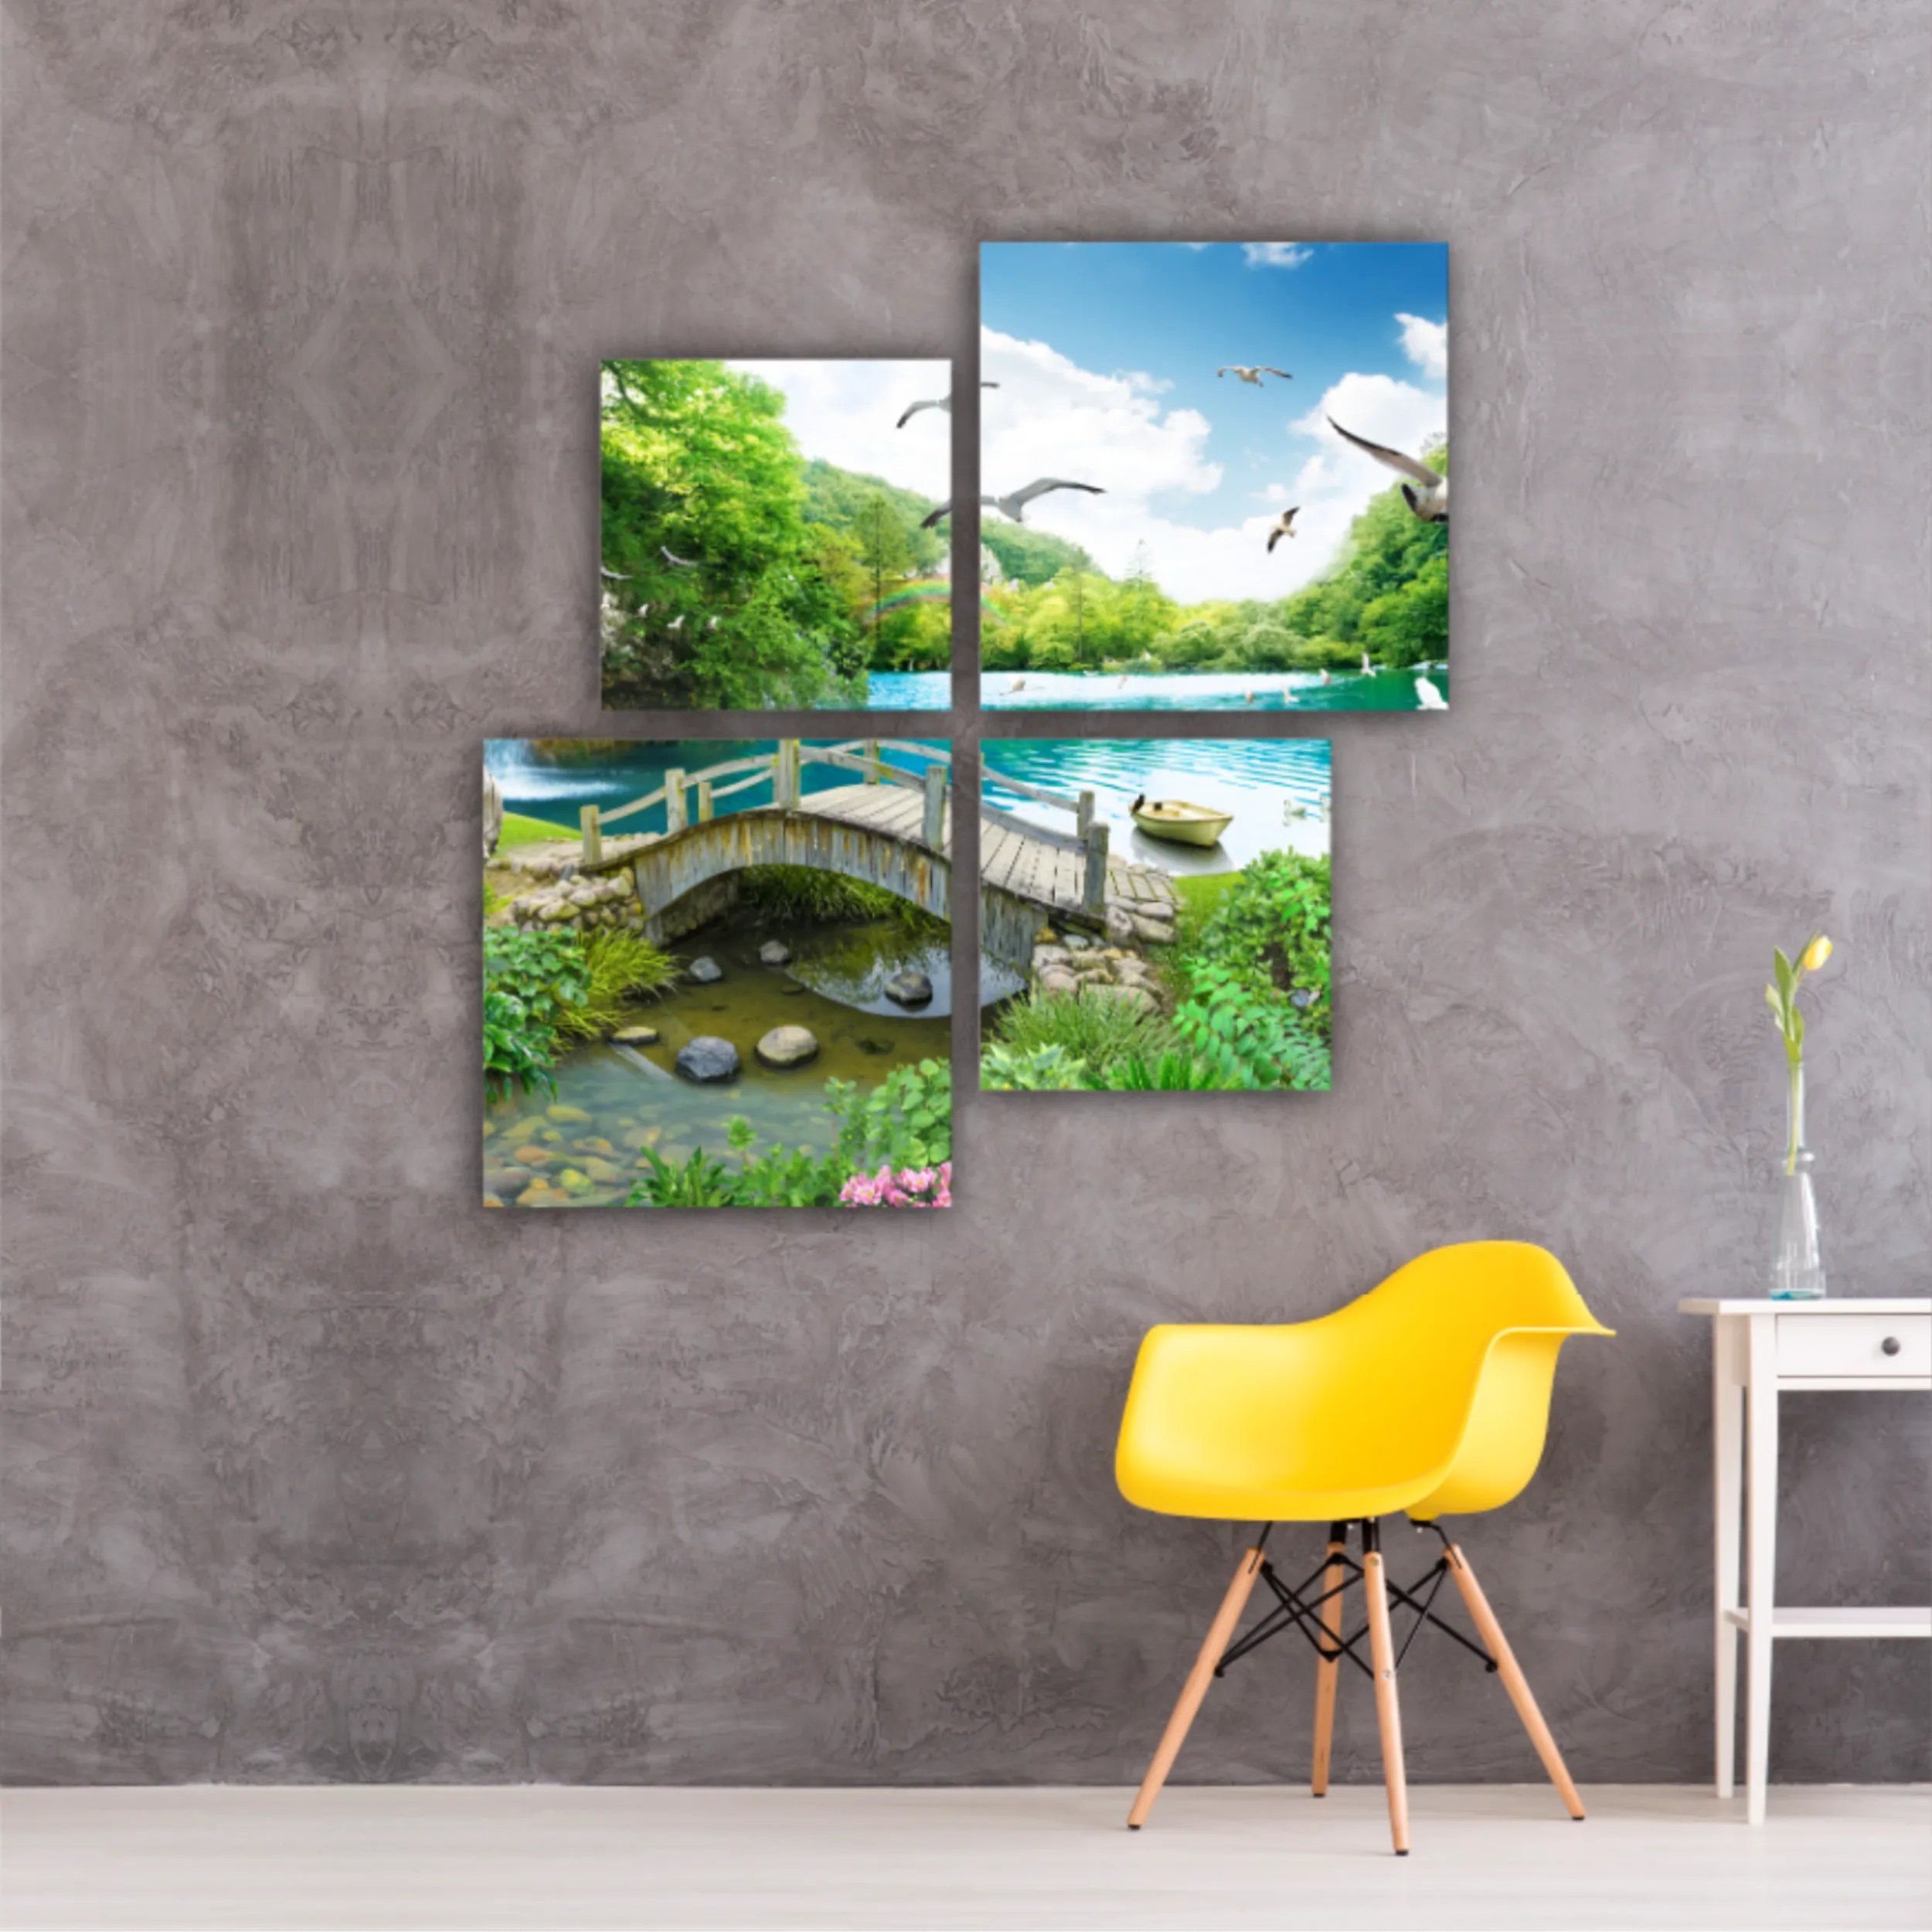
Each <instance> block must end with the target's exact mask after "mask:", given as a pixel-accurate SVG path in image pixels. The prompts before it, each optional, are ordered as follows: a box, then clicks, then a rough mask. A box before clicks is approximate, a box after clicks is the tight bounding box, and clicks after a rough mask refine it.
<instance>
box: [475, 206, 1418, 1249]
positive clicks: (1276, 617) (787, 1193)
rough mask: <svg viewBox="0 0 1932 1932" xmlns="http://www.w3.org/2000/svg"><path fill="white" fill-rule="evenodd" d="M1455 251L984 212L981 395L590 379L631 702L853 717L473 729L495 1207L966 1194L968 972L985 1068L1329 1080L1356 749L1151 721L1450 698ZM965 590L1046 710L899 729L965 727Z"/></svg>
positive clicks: (489, 1173)
mask: <svg viewBox="0 0 1932 1932" xmlns="http://www.w3.org/2000/svg"><path fill="white" fill-rule="evenodd" d="M1447 271H1448V262H1447V250H1445V249H1444V248H1443V247H1439V246H1437V245H1434V244H1430V243H1318V244H1303V243H1285V242H1253V243H1183V242H1175V243H1092V242H1073V243H988V244H987V245H985V247H984V248H983V249H982V250H981V333H980V365H981V366H980V368H979V369H978V372H977V375H976V376H975V375H973V374H971V373H968V375H966V376H964V377H963V378H959V377H957V372H955V371H954V369H952V367H951V365H949V364H948V363H947V362H944V361H937V360H918V359H910V360H907V359H884V358H874V359H830V358H824V359H799V360H791V361H781V360H774V359H764V360H749V361H747V360H735V359H711V360H706V359H695V358H690V357H656V358H654V357H649V356H645V357H641V358H637V359H628V360H622V359H620V360H613V361H610V362H604V364H602V365H601V366H600V369H599V372H598V386H597V395H598V411H599V419H600V461H601V470H602V492H601V500H602V532H601V541H600V577H599V590H600V596H599V604H600V622H599V625H598V636H599V648H600V667H601V679H600V685H601V693H602V702H603V705H604V708H605V709H607V711H618V712H623V711H629V712H642V713H660V714H661V713H687V714H719V715H722V714H727V713H733V712H736V713H745V712H752V711H757V712H763V713H767V714H770V713H794V714H796V713H804V714H810V713H814V712H825V711H842V712H845V713H849V714H852V715H851V716H849V719H848V720H847V722H846V723H845V725H844V728H843V733H837V732H829V733H828V731H827V730H825V725H826V724H829V723H831V721H830V720H825V721H823V722H822V723H820V724H819V726H818V728H817V730H815V732H814V734H813V735H811V736H803V735H801V736H795V737H787V736H777V735H774V736H767V737H761V738H725V737H717V736H709V735H707V733H706V729H705V727H704V726H703V724H702V723H700V722H699V719H698V718H697V717H696V716H695V715H694V716H693V717H692V725H691V726H689V727H680V726H679V725H678V724H675V723H673V724H672V726H671V730H672V732H674V733H677V732H679V731H680V730H683V731H684V732H685V733H686V734H687V735H679V736H664V735H657V736H631V737H622V738H611V739H502V740H492V741H491V742H490V743H488V744H487V745H486V747H485V760H484V772H483V804H484V828H483V875H482V886H483V909H484V910H483V917H484V940H483V953H484V997H483V1010H482V1026H483V1038H484V1067H485V1090H486V1097H485V1117H484V1122H483V1175H482V1180H483V1199H484V1200H485V1203H486V1204H487V1205H488V1206H496V1207H502V1208H505V1209H512V1210H519V1211H521V1210H529V1209H539V1208H542V1209H567V1208H583V1207H626V1208H657V1209H663V1208H713V1207H808V1208H813V1207H815V1208H834V1207H837V1208H861V1207H893V1208H914V1209H917V1208H932V1207H946V1206H951V1202H952V1198H953V1186H954V1174H953V1166H952V1027H953V1017H954V1010H955V1006H956V1004H957V1003H959V1002H964V1011H965V1012H967V1014H968V1015H975V1014H976V1015H977V1024H978V1032H977V1039H978V1063H977V1069H976V1079H977V1083H978V1086H979V1087H980V1088H981V1090H983V1091H986V1092H991V1093H997V1094H1020V1095H1024V1094H1036V1093H1045V1092H1056V1093H1077V1094H1090V1095H1091V1094H1134V1093H1173V1092H1213V1093H1221V1094H1236V1093H1242V1094H1268V1095H1274V1096H1284V1095H1290V1094H1297V1093H1308V1094H1318V1093H1321V1092H1323V1091H1325V1090H1328V1088H1329V1087H1330V1086H1331V1084H1332V1063H1331V1051H1332V1032H1333V1022H1334V1004H1335V1002H1334V993H1333V986H1332V973H1331V961H1330V943H1331V930H1332V926H1331V907H1332V893H1331V873H1330V859H1329V834H1330V824H1331V809H1332V787H1331V764H1332V751H1331V740H1330V739H1329V738H1328V736H1304V735H1300V730H1299V728H1298V727H1297V726H1294V725H1293V724H1291V723H1289V722H1288V721H1287V720H1286V719H1280V718H1278V717H1277V719H1276V720H1275V722H1274V723H1273V725H1272V726H1258V727H1257V726H1249V727H1247V731H1248V732H1249V733H1250V734H1251V733H1253V732H1254V731H1255V730H1257V728H1258V729H1259V730H1261V731H1262V732H1264V733H1267V735H1263V736H1256V735H1245V736H1233V737H1230V736H1209V735H1206V733H1203V732H1201V731H1199V730H1187V729H1185V726H1184V723H1183V721H1182V720H1181V719H1174V720H1172V721H1169V722H1167V723H1164V724H1162V725H1158V726H1157V725H1154V724H1153V721H1152V720H1151V719H1149V720H1148V721H1147V723H1146V724H1144V725H1143V726H1142V727H1141V732H1140V733H1139V734H1138V735H1132V734H1131V727H1132V724H1133V722H1134V721H1133V720H1132V719H1131V718H1123V717H1121V716H1118V715H1117V714H1119V713H1134V712H1147V713H1151V712H1161V713H1176V712H1178V713H1228V712H1230V711H1235V712H1253V713H1275V714H1279V713H1287V712H1295V711H1308V712H1319V713H1324V714H1328V713H1336V712H1346V711H1351V710H1365V709H1373V710H1417V711H1440V710H1445V709H1447V706H1448V702H1449V637H1448V496H1449V484H1448V444H1447V381H1448V285H1447V284H1448V272H1447ZM956 380H964V382H965V383H968V384H969V385H970V387H969V389H968V390H967V391H966V392H965V402H964V406H961V395H960V393H958V392H957V390H956V386H955V385H956ZM956 412H957V414H958V415H959V416H960V417H961V419H962V420H965V421H967V422H968V426H969V427H970V421H971V418H972V417H974V416H975V414H976V417H977V421H978V446H977V452H976V453H977V456H978V472H979V474H978V489H977V492H976V494H977V495H978V502H977V504H976V505H975V504H974V503H972V502H971V495H969V496H968V499H967V500H966V501H965V502H959V501H957V499H956V498H955V495H954V479H953V475H952V449H953V444H952V434H953V427H954V417H955V413H956ZM973 511H976V512H977V516H976V519H975V517H974V516H973V515H970V514H969V512H973ZM975 522H976V527H977V540H976V541H975V532H974V529H972V528H971V527H968V526H971V525H973V524H975ZM956 525H957V526H960V527H958V528H957V529H956V528H955V526H956ZM962 594H964V597H966V598H967V599H968V600H970V601H969V602H968V603H966V604H964V605H962V604H961V596H962ZM962 608H963V609H964V611H965V613H966V614H967V615H968V617H969V618H973V619H976V621H977V627H978V637H979V655H980V662H979V667H978V668H979V672H980V692H981V704H982V706H984V707H985V709H986V710H987V711H988V712H989V713H1005V712H1009V711H1014V710H1026V711H1029V712H1038V711H1049V712H1056V713H1060V714H1061V715H1060V717H1059V718H1058V719H1056V720H1055V723H1056V724H1057V725H1058V726H1059V729H1058V730H1052V727H1051V726H1049V730H1052V735H1049V736H1015V735H1011V734H1012V730H1014V726H1012V725H1010V724H1009V725H1006V726H1002V725H1000V724H999V723H998V722H997V721H996V720H995V719H989V720H988V725H989V730H988V732H987V733H984V734H982V736H981V743H980V744H979V747H978V755H977V757H976V758H969V757H968V755H967V754H966V753H965V752H964V750H962V751H961V753H960V754H959V755H958V757H957V759H956V758H955V756H954V750H953V747H952V745H951V740H950V738H949V737H948V736H947V735H945V734H944V733H929V732H927V730H925V729H924V728H923V726H922V725H920V723H919V722H918V720H917V718H916V717H913V718H908V719H905V720H903V722H901V723H899V724H898V725H897V726H896V727H893V726H887V730H888V732H889V735H887V736H875V735H872V733H876V731H877V730H878V728H879V726H877V725H870V724H868V723H867V722H866V716H865V714H866V713H879V712H886V713H913V714H917V713H932V712H938V711H944V710H947V709H949V708H950V706H951V702H952V629H953V622H954V612H955V611H956V610H961V609H962ZM615 722H616V720H613V723H615ZM747 722H749V721H748V720H747ZM934 723H939V720H937V719H934ZM1228 723H1232V721H1231V720H1229V721H1228ZM879 724H882V725H883V724H886V720H885V719H880V720H879ZM1122 726H1128V727H1129V730H1128V733H1123V732H1122V731H1121V727H1122ZM1149 726H1151V727H1152V728H1151V730H1150V729H1149ZM1177 726H1179V727H1181V728H1179V729H1177V728H1176V727H1177ZM727 728H730V727H729V726H727ZM773 728H775V729H776V730H778V731H782V730H784V729H786V728H787V726H786V724H785V723H784V722H783V721H781V719H777V718H774V719H772V721H771V725H770V726H768V727H767V729H773ZM789 728H790V729H791V730H799V729H800V725H799V724H798V723H791V725H790V726H789ZM1020 728H1021V729H1029V728H1030V729H1035V730H1037V729H1038V728H1039V726H1038V725H1037V724H1035V725H1032V726H1030V727H1020ZM712 729H713V730H715V729H716V726H715V725H714V726H712ZM804 729H805V730H812V727H811V726H805V727H804ZM1226 729H1227V724H1224V725H1223V730H1226ZM962 782H963V787H964V796H965V797H966V798H968V799H971V798H975V796H977V798H978V812H977V821H978V840H977V850H978V869H979V876H978V882H977V883H978V903H977V917H976V921H975V924H976V931H975V933H974V934H970V935H969V934H967V933H965V932H964V930H962V932H961V935H960V937H959V940H958V943H957V944H955V941H954V932H953V927H952V923H951V922H952V913H953V910H954V904H955V893H956V890H957V884H958V882H955V881H954V878H953V869H952V859H953V852H954V813H953V805H954V796H955V791H956V787H957V786H958V785H959V784H961V783H962ZM970 825H971V820H970V819H969V820H968V821H967V828H970ZM1026 1104H1027V1103H1026V1102H1025V1101H1024V1100H1019V1101H1014V1102H1005V1101H1002V1102H1001V1103H998V1105H996V1106H995V1107H993V1108H992V1109H989V1111H988V1117H989V1118H990V1119H992V1120H994V1121H997V1119H998V1117H999V1114H1000V1113H1001V1111H1002V1110H1003V1109H1004V1108H1005V1107H1007V1106H1009V1105H1019V1106H1025V1105H1026ZM968 1185H969V1186H970V1175H969V1176H968Z"/></svg>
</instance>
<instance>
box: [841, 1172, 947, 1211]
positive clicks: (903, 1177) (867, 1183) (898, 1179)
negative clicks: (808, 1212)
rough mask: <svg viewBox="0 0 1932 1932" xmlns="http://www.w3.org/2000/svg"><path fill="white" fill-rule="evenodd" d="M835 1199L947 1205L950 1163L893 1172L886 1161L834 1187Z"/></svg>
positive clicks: (850, 1203)
mask: <svg viewBox="0 0 1932 1932" xmlns="http://www.w3.org/2000/svg"><path fill="white" fill-rule="evenodd" d="M838 1199H839V1201H840V1202H841V1203H842V1205H843V1206H846V1207H910V1208H940V1207H951V1206H952V1204H953V1164H952V1162H951V1161H941V1162H940V1164H939V1165H938V1166H937V1167H902V1168H900V1170H899V1172H897V1173H896V1174H895V1173H893V1171H892V1168H891V1166H890V1165H889V1164H888V1165H886V1166H884V1167H882V1168H880V1169H879V1172H877V1173H876V1174H855V1175H853V1176H852V1179H850V1180H849V1181H848V1182H846V1183H845V1185H844V1186H843V1187H842V1188H841V1189H839V1190H838Z"/></svg>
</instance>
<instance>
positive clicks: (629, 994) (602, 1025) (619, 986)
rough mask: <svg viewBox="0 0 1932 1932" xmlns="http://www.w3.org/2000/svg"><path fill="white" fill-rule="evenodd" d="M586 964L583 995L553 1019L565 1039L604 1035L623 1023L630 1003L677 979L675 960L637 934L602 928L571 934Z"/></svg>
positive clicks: (657, 991)
mask: <svg viewBox="0 0 1932 1932" xmlns="http://www.w3.org/2000/svg"><path fill="white" fill-rule="evenodd" d="M575 943H576V944H577V946H578V947H580V949H581V951H582V952H583V960H584V964H585V968H586V975H587V976H586V983H585V987H584V992H583V997H582V998H580V999H579V1000H577V1002H575V1003H574V1004H573V1005H571V1006H570V1007H569V1008H568V1009H566V1011H565V1012H564V1014H563V1017H562V1019H560V1020H559V1022H557V1031H558V1032H560V1034H562V1035H563V1037H564V1038H565V1039H604V1038H605V1037H606V1036H608V1035H610V1034H611V1033H614V1032H616V1031H617V1029H618V1027H620V1026H622V1025H623V1024H624V1013H625V1009H626V1008H627V1007H628V1005H630V1004H631V1002H632V1001H634V1000H636V999H640V998H645V997H646V996H648V995H651V994H653V993H661V992H663V991H664V989H665V988H666V987H667V986H669V985H672V984H674V983H675V981H676V979H677V977H678V965H677V961H675V960H674V959H673V958H672V957H671V955H670V954H668V953H666V952H665V951H662V950H661V949H660V948H659V947H655V946H654V945H652V944H651V942H650V940H648V939H645V938H643V937H640V936H639V935H638V934H636V933H631V932H624V931H622V930H618V929H616V928H607V929H606V930H603V931H600V932H594V933H590V934H586V935H584V936H583V937H577V938H576V941H575Z"/></svg>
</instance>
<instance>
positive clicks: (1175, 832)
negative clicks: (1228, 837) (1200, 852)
mask: <svg viewBox="0 0 1932 1932" xmlns="http://www.w3.org/2000/svg"><path fill="white" fill-rule="evenodd" d="M1131 810H1132V811H1133V814H1134V824H1135V825H1138V826H1139V827H1140V828H1141V831H1143V832H1145V833H1146V834H1147V835H1148V838H1165V839H1167V840H1168V841H1169V842H1171V843H1172V844H1174V845H1219V843H1220V842H1221V835H1222V833H1223V832H1226V830H1227V828H1228V827H1229V826H1230V825H1233V823H1234V815H1233V813H1232V812H1229V811H1211V810H1210V809H1209V808H1208V807H1207V806H1206V805H1191V804H1189V803H1188V802H1187V801H1186V800H1185V798H1156V799H1155V800H1153V801H1151V803H1150V802H1149V801H1148V800H1147V799H1146V798H1136V799H1135V800H1134V803H1133V805H1132V807H1131Z"/></svg>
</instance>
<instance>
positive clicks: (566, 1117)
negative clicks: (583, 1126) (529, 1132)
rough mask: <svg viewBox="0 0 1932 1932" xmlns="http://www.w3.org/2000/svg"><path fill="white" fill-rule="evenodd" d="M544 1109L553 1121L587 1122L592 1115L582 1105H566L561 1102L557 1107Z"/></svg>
mask: <svg viewBox="0 0 1932 1932" xmlns="http://www.w3.org/2000/svg"><path fill="white" fill-rule="evenodd" d="M543 1111H545V1113H546V1114H549V1117H550V1118H551V1119H552V1120H553V1121H567V1122H570V1123H571V1124H578V1123H582V1122H587V1121H589V1119H590V1115H589V1114H587V1113H585V1112H584V1111H583V1108H582V1107H566V1106H564V1105H563V1104H561V1103H559V1104H557V1105H556V1106H555V1107H546V1108H545V1109H544V1110H543Z"/></svg>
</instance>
